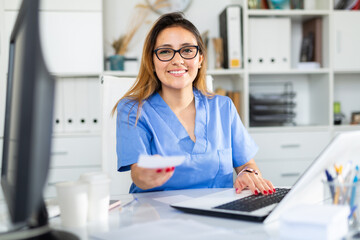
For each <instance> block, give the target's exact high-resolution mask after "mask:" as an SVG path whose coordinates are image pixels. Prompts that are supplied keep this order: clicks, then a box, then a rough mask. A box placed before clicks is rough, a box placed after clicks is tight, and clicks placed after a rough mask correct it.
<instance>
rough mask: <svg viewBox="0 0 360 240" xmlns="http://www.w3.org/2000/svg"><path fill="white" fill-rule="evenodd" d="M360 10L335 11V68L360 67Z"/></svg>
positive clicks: (354, 68)
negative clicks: (359, 24)
mask: <svg viewBox="0 0 360 240" xmlns="http://www.w3.org/2000/svg"><path fill="white" fill-rule="evenodd" d="M359 22H360V11H336V12H335V13H334V31H333V38H334V48H333V50H334V57H333V59H334V70H336V71H337V70H359V69H360V48H359V42H360V28H359V27H358V23H359Z"/></svg>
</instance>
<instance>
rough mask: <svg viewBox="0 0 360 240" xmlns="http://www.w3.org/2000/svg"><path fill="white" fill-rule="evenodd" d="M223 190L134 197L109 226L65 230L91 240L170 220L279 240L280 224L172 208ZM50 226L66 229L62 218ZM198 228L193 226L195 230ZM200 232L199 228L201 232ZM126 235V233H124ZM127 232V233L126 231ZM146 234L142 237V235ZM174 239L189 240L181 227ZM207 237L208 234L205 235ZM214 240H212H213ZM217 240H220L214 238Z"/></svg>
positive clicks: (114, 214)
mask: <svg viewBox="0 0 360 240" xmlns="http://www.w3.org/2000/svg"><path fill="white" fill-rule="evenodd" d="M219 190H223V189H192V190H178V191H165V192H151V193H141V194H133V196H134V197H136V198H138V201H137V202H136V203H135V204H133V205H132V206H131V207H125V208H123V209H122V210H121V211H120V210H119V208H117V209H114V210H112V211H110V215H109V221H108V222H107V223H96V222H93V223H89V224H88V226H87V227H86V228H83V229H66V230H67V231H71V232H73V233H75V234H77V235H78V236H79V237H81V239H92V238H91V237H90V236H91V235H92V234H96V233H99V232H111V231H115V230H121V229H122V230H126V229H129V228H134V227H135V226H136V227H137V225H138V226H139V227H138V228H136V229H138V231H141V230H142V229H144V228H142V226H144V225H141V224H152V223H154V222H155V221H157V220H168V221H180V222H182V221H185V220H193V221H196V223H199V224H201V225H205V226H206V227H208V226H210V227H211V229H215V230H216V229H219V230H225V232H227V233H229V235H230V236H231V237H230V238H229V237H226V240H228V239H240V238H241V239H255V240H256V239H277V223H276V222H275V223H273V224H267V225H264V224H262V223H253V222H246V221H241V220H233V219H225V218H215V217H209V216H202V215H195V214H187V213H183V212H181V211H178V210H176V209H174V208H172V207H170V206H169V203H175V202H179V201H182V200H185V198H190V197H200V196H203V195H206V194H210V193H213V192H216V191H219ZM122 198H127V199H128V198H129V196H128V195H119V196H116V197H113V198H112V199H122ZM50 223H51V226H52V227H53V228H56V229H64V228H62V227H61V222H60V218H59V217H58V218H53V219H51V221H50ZM197 227H199V226H197V225H196V224H194V228H195V229H196V228H197ZM162 228H163V227H156V226H154V228H153V229H152V231H151V232H152V233H150V234H149V235H148V236H147V238H146V239H147V240H151V239H156V240H159V239H162V238H161V234H160V233H161V231H164V229H162ZM199 229H200V228H199ZM193 230H194V229H193ZM123 232H124V231H123ZM125 232H126V231H125ZM140 233H141V232H134V234H133V235H131V236H123V235H122V236H117V237H116V239H139V238H136V235H137V234H140ZM141 234H143V233H141ZM173 234H174V235H173V236H168V239H174V236H177V237H178V238H176V239H186V238H185V237H184V236H181V234H183V233H182V232H181V227H179V229H177V228H176V227H175V229H174V231H173ZM205 235H206V234H205ZM205 235H204V237H201V236H200V237H199V236H197V237H196V240H201V239H206V240H209V236H205ZM159 236H160V238H159ZM210 239H212V238H210ZM215 239H218V238H215Z"/></svg>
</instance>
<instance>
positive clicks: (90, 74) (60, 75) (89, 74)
mask: <svg viewBox="0 0 360 240" xmlns="http://www.w3.org/2000/svg"><path fill="white" fill-rule="evenodd" d="M50 74H51V75H53V76H54V77H58V78H80V77H99V76H100V74H101V73H100V72H86V73H56V72H51V73H50Z"/></svg>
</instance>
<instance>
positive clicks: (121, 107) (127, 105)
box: [116, 98, 139, 114]
mask: <svg viewBox="0 0 360 240" xmlns="http://www.w3.org/2000/svg"><path fill="white" fill-rule="evenodd" d="M138 106H139V102H138V101H136V100H134V99H130V98H123V99H121V100H120V101H119V103H118V104H117V108H116V109H117V112H118V113H126V114H132V113H135V114H136V112H137V109H138Z"/></svg>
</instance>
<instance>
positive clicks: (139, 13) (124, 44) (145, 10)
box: [107, 0, 168, 71]
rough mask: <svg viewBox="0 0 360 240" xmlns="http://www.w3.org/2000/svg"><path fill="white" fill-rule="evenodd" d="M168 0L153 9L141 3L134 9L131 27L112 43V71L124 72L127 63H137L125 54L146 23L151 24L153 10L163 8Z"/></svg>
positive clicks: (158, 0) (158, 1)
mask: <svg viewBox="0 0 360 240" xmlns="http://www.w3.org/2000/svg"><path fill="white" fill-rule="evenodd" d="M167 1H168V0H156V1H155V3H154V4H153V6H152V7H150V6H149V4H147V3H144V4H142V3H139V4H137V5H136V6H135V7H134V14H133V15H132V17H131V19H130V24H129V27H128V29H127V31H126V33H125V34H123V35H121V36H120V37H119V38H118V39H116V40H115V41H114V42H113V43H112V47H113V48H114V51H115V54H114V55H112V56H109V57H108V58H107V60H108V61H109V62H110V70H119V71H124V63H125V61H136V60H137V59H136V58H127V57H125V54H126V53H127V51H128V50H129V45H130V43H131V41H132V40H133V38H134V36H135V34H136V32H137V31H138V30H139V28H140V27H141V26H142V24H144V23H149V21H147V20H146V19H147V17H148V15H149V13H150V11H151V10H152V8H154V7H155V8H156V7H158V8H162V7H164V4H167V3H166V2H167Z"/></svg>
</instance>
